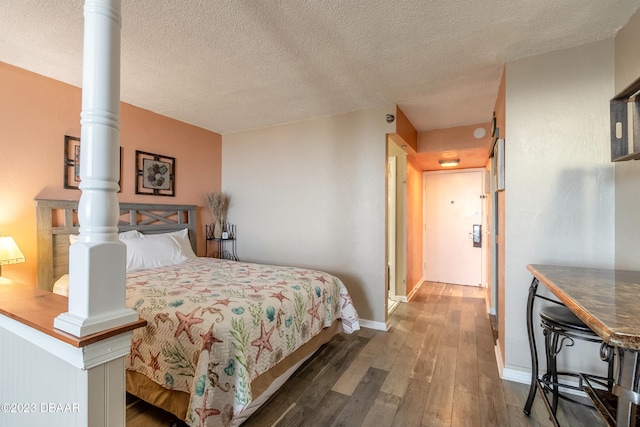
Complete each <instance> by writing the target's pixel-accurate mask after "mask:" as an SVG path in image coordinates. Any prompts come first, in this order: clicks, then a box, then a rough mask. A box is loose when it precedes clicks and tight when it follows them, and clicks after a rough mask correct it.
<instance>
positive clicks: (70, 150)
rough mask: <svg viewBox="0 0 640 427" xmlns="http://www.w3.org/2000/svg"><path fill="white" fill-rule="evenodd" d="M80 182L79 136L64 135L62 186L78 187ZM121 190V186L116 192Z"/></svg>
mask: <svg viewBox="0 0 640 427" xmlns="http://www.w3.org/2000/svg"><path fill="white" fill-rule="evenodd" d="M121 182H122V147H120V179H119V180H118V185H120V183H121ZM79 184H80V138H78V137H76V136H69V135H65V136H64V188H68V189H75V190H77V189H78V185H79ZM120 191H122V188H120V190H118V192H120Z"/></svg>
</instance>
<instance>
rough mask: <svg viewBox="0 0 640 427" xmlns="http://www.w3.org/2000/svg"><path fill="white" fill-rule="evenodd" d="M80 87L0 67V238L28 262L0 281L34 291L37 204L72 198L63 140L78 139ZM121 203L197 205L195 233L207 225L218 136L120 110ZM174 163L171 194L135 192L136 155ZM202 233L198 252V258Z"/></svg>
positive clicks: (217, 184) (6, 271) (218, 162)
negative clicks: (11, 239)
mask: <svg viewBox="0 0 640 427" xmlns="http://www.w3.org/2000/svg"><path fill="white" fill-rule="evenodd" d="M81 96H82V93H81V89H80V88H77V87H75V86H71V85H68V84H65V83H62V82H59V81H56V80H53V79H50V78H46V77H43V76H41V75H38V74H35V73H32V72H29V71H26V70H23V69H20V68H16V67H13V66H10V65H8V64H4V63H2V62H0V233H1V234H4V235H11V236H13V237H14V239H15V240H16V242H17V243H18V246H20V249H21V250H22V252H23V253H24V255H25V257H26V260H27V261H26V262H25V263H22V264H16V265H8V266H4V268H3V270H2V275H3V276H4V277H7V278H9V279H14V280H17V281H20V282H24V283H26V284H29V285H33V286H35V283H36V271H37V254H36V220H35V204H34V199H35V198H37V197H38V198H52V199H78V198H79V197H80V190H65V189H64V188H63V182H64V181H63V177H64V175H63V171H64V168H63V159H64V135H72V136H77V137H79V136H80V111H81ZM120 123H121V130H120V145H121V147H122V165H121V168H122V182H121V189H122V192H121V193H119V194H118V199H119V201H121V202H139V203H179V204H194V205H198V206H200V208H199V209H198V214H197V219H198V227H199V230H202V229H203V228H204V224H205V223H208V222H211V219H212V218H211V213H210V212H209V210H208V208H206V204H205V194H206V193H207V192H210V191H220V190H221V185H222V183H221V180H222V174H221V167H222V136H221V135H219V134H217V133H214V132H211V131H207V130H205V129H202V128H199V127H196V126H193V125H189V124H187V123H183V122H180V121H178V120H174V119H171V118H169V117H166V116H162V115H159V114H156V113H153V112H151V111H148V110H144V109H141V108H138V107H135V106H132V105H130V104H125V103H122V104H121V119H120ZM136 150H142V151H148V152H152V153H156V154H161V155H164V156H169V157H175V158H176V191H175V193H176V195H175V197H160V196H147V195H137V194H135V184H134V183H135V181H134V179H135V151H136ZM203 234H204V233H203V231H200V232H199V233H198V252H199V255H203V254H204V237H203Z"/></svg>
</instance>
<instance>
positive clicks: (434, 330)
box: [127, 282, 604, 427]
mask: <svg viewBox="0 0 640 427" xmlns="http://www.w3.org/2000/svg"><path fill="white" fill-rule="evenodd" d="M390 321H391V329H390V330H389V331H388V332H381V331H374V330H371V329H362V330H361V331H359V332H357V333H355V334H352V335H344V334H343V335H339V336H336V337H335V338H334V339H333V340H332V341H330V342H329V343H328V344H327V345H326V346H325V347H323V348H322V349H321V350H320V351H319V352H318V353H317V354H316V355H315V356H314V357H313V358H312V359H311V360H309V361H308V362H307V363H306V364H305V365H303V366H302V367H301V368H300V369H299V370H298V372H297V373H296V374H295V375H294V376H293V377H292V378H291V379H290V380H289V381H288V382H287V383H286V384H285V385H284V386H283V387H282V388H281V389H280V390H279V391H278V392H277V393H276V394H275V395H274V396H273V397H272V398H271V399H270V400H269V401H268V402H267V403H266V404H265V405H264V406H263V407H262V408H261V409H260V410H259V411H258V412H256V413H255V414H254V415H253V416H252V417H251V418H249V419H248V420H247V421H246V422H245V423H244V424H243V427H264V426H278V427H289V426H291V427H293V426H295V427H299V426H344V427H356V426H375V427H386V426H399V427H400V426H401V427H410V426H416V427H418V426H452V427H453V426H551V425H553V424H552V423H551V421H550V420H549V419H548V415H547V412H546V409H545V407H544V404H543V402H542V400H541V399H540V398H539V397H537V398H536V400H535V403H534V407H533V411H532V413H531V416H529V417H527V416H526V415H524V413H523V412H522V408H523V406H524V402H525V400H526V397H527V393H528V385H524V384H518V383H513V382H510V381H503V380H501V379H500V377H499V375H498V368H497V364H496V356H495V351H494V339H493V334H492V329H491V325H490V322H489V316H488V315H487V307H486V303H485V299H484V289H481V288H474V287H465V286H456V285H446V284H442V283H431V282H426V283H424V284H423V285H422V286H421V288H420V289H419V291H418V292H417V294H416V295H415V297H414V298H413V300H412V301H411V302H409V303H406V304H400V305H399V306H398V308H397V309H396V310H395V311H394V313H393V314H392V315H391V318H390ZM558 418H559V420H560V423H561V425H563V426H597V425H604V423H603V422H602V420H601V419H600V418H599V416H598V415H597V414H596V413H595V412H594V411H593V410H590V409H588V408H584V407H582V406H579V405H571V404H565V403H564V402H561V406H560V411H559V416H558ZM174 422H175V419H174V417H172V416H171V415H168V414H166V413H164V412H162V411H160V410H158V409H156V408H153V407H151V406H150V405H147V404H146V403H144V402H134V403H132V404H131V405H130V407H129V408H128V409H127V426H129V427H138V426H145V427H147V426H149V427H153V426H168V425H171V423H174Z"/></svg>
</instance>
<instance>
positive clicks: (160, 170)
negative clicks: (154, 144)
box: [136, 150, 176, 197]
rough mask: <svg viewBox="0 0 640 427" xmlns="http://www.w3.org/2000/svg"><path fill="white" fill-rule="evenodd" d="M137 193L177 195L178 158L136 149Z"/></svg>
mask: <svg viewBox="0 0 640 427" xmlns="http://www.w3.org/2000/svg"><path fill="white" fill-rule="evenodd" d="M136 194H148V195H151V196H170V197H174V196H175V195H176V159H175V158H174V157H167V156H161V155H160V154H153V153H147V152H146V151H139V150H136Z"/></svg>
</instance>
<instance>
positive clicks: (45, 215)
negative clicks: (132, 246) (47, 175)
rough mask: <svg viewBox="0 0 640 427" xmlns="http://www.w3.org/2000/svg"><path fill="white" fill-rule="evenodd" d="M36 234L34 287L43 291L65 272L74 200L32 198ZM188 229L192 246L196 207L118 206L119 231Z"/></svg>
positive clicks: (74, 228) (74, 230)
mask: <svg viewBox="0 0 640 427" xmlns="http://www.w3.org/2000/svg"><path fill="white" fill-rule="evenodd" d="M36 223H37V234H38V287H39V288H40V289H44V290H47V291H51V290H52V289H53V284H54V283H55V281H56V280H57V279H58V278H60V276H62V275H64V274H67V273H68V270H69V235H70V234H78V231H79V228H80V226H79V224H78V201H76V200H45V199H36ZM184 228H188V229H189V239H190V241H191V246H192V247H193V251H194V252H195V253H198V252H197V247H196V246H197V244H196V230H197V229H196V206H195V205H162V204H146V203H120V220H119V222H118V229H119V231H120V232H123V231H129V230H138V231H140V232H142V233H166V232H170V231H176V230H182V229H184Z"/></svg>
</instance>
